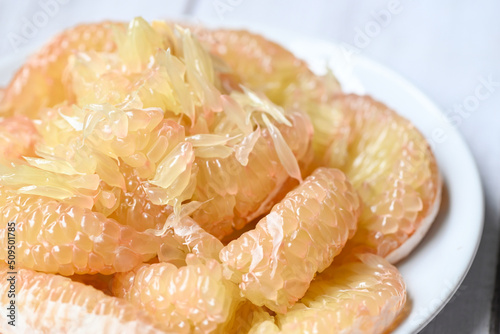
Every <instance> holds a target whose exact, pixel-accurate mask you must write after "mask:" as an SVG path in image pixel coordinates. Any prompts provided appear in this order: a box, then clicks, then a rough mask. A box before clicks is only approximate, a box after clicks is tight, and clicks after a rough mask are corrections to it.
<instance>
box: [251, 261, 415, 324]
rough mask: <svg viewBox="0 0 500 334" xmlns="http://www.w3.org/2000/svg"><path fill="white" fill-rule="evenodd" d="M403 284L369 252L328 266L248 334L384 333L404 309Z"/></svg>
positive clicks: (389, 267)
mask: <svg viewBox="0 0 500 334" xmlns="http://www.w3.org/2000/svg"><path fill="white" fill-rule="evenodd" d="M405 302H406V288H405V284H404V282H403V279H402V277H401V275H400V274H399V272H398V271H397V269H396V268H395V267H393V266H392V265H390V264H389V263H388V262H387V261H385V260H384V259H383V258H381V257H379V256H376V255H373V254H362V255H359V257H358V259H357V260H354V261H352V262H347V263H344V264H341V265H335V264H334V265H333V266H332V267H331V268H329V269H327V270H326V271H325V272H324V273H322V274H320V275H318V277H317V278H316V279H315V280H314V281H313V282H312V283H311V286H310V287H309V290H308V291H307V293H306V295H305V296H304V297H303V298H302V299H301V300H300V302H299V303H297V304H295V305H294V306H293V307H292V308H291V309H290V310H289V311H288V313H286V314H280V315H277V316H276V322H274V321H272V320H268V321H265V322H262V323H259V324H257V325H256V326H255V327H254V328H252V330H251V331H250V333H252V334H256V333H273V332H275V333H287V334H292V333H297V334H299V333H373V334H375V333H384V332H385V331H386V330H387V329H388V328H390V326H391V324H392V323H393V322H394V320H395V319H396V317H397V316H398V314H399V313H400V312H401V311H402V310H403V307H404V305H405Z"/></svg>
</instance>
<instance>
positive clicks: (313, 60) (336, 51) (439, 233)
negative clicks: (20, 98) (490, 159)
mask: <svg viewBox="0 0 500 334" xmlns="http://www.w3.org/2000/svg"><path fill="white" fill-rule="evenodd" d="M208 24H209V25H212V26H213V25H218V26H220V25H221V23H220V22H216V23H215V24H213V23H212V24H210V22H208ZM224 26H231V27H243V28H248V29H249V30H252V31H255V32H259V33H262V34H263V35H265V36H267V37H268V38H270V39H272V40H275V41H277V42H279V43H281V44H282V45H284V46H286V47H287V48H289V49H290V50H292V51H293V52H294V53H295V54H296V55H298V56H299V57H301V58H303V59H305V60H306V61H308V62H309V63H310V64H311V66H312V67H313V68H314V69H315V70H319V71H321V70H323V69H324V68H325V64H328V65H329V66H330V67H331V68H332V69H333V70H334V72H335V73H336V74H337V75H338V77H339V79H340V81H341V82H342V84H343V85H344V87H346V88H347V89H348V90H349V91H353V92H358V93H366V94H368V95H371V96H373V97H374V98H376V99H378V100H380V101H383V102H384V103H386V104H387V105H389V106H390V107H391V108H393V109H395V110H397V111H398V112H399V113H400V114H401V115H403V116H405V117H407V118H408V119H410V120H411V121H412V122H414V123H415V125H416V126H417V127H418V128H419V129H420V131H421V132H422V133H423V134H424V135H425V136H426V137H428V138H429V141H430V142H431V144H432V146H433V149H434V153H435V155H436V157H437V160H438V164H439V167H440V170H441V172H442V174H443V177H444V183H445V191H444V198H443V204H442V206H441V211H440V213H439V216H438V218H437V220H436V221H435V223H434V225H433V226H432V228H431V229H430V231H429V233H428V234H427V236H426V237H425V238H424V240H423V242H422V243H421V244H420V245H419V246H418V248H417V249H416V250H415V251H413V253H411V255H410V256H409V257H408V258H407V259H406V260H404V261H402V262H400V263H399V264H398V268H399V270H400V271H401V273H402V274H403V276H404V278H405V281H406V283H407V287H408V294H409V297H410V300H411V305H412V308H411V312H410V313H409V315H408V317H407V318H406V319H405V320H404V321H403V322H402V323H401V324H400V325H399V327H398V328H397V329H396V330H395V333H399V334H408V333H416V332H418V331H419V330H421V329H422V328H423V327H424V326H425V325H426V324H427V323H429V322H430V321H431V320H432V318H434V317H435V316H436V315H437V313H439V311H440V310H441V309H442V308H443V307H444V305H445V304H446V303H447V302H448V301H449V300H450V298H451V297H452V295H453V294H454V293H455V291H456V290H457V289H458V287H459V286H460V284H461V282H462V280H463V279H464V277H465V275H466V273H467V271H468V270H469V267H470V265H471V263H472V260H473V259H474V256H475V254H476V250H477V248H478V245H479V241H480V238H481V233H482V227H483V214H484V213H483V208H484V199H483V192H482V189H481V183H480V179H479V174H478V171H477V168H476V166H475V163H474V160H473V158H472V155H471V154H470V152H469V150H468V148H467V146H466V144H465V143H464V141H463V140H462V138H461V137H460V135H459V134H458V132H457V131H456V130H455V129H454V128H452V127H450V126H449V125H448V124H447V123H446V121H445V120H444V118H443V117H442V114H441V112H440V110H439V108H437V107H436V105H435V104H434V103H432V101H430V100H429V99H428V98H427V97H426V96H424V95H423V94H422V93H421V92H420V91H418V90H417V89H416V88H415V87H414V86H412V85H411V84H410V83H409V82H407V81H406V80H405V79H403V78H401V77H400V76H399V75H397V74H396V73H394V72H392V71H391V70H389V69H387V68H385V67H383V66H381V65H379V64H377V63H376V62H373V61H371V60H369V59H367V58H365V57H361V56H356V55H352V56H349V57H346V54H347V53H346V52H345V50H344V51H343V50H342V48H340V47H339V46H336V45H334V44H331V43H328V42H325V41H321V40H318V39H315V38H311V37H307V36H300V35H297V34H296V33H294V34H291V33H289V32H285V31H280V30H277V29H270V28H268V27H262V26H260V25H255V24H252V25H249V24H241V23H237V24H231V23H230V22H224ZM23 59H24V56H23V55H16V56H15V57H12V58H10V59H4V60H3V61H0V84H5V83H6V82H7V81H8V80H9V78H10V77H11V75H12V73H13V71H14V70H15V69H16V68H18V67H19V66H20V64H21V63H22V60H23ZM436 134H438V136H436V137H435V138H434V137H433V135H436ZM443 136H445V137H446V138H445V140H444V141H442V142H441V140H439V141H437V140H436V139H443Z"/></svg>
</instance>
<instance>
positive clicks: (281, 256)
mask: <svg viewBox="0 0 500 334" xmlns="http://www.w3.org/2000/svg"><path fill="white" fill-rule="evenodd" d="M357 196H358V195H357V194H356V192H355V190H354V189H353V188H352V186H351V184H350V183H349V181H348V180H347V179H346V177H345V175H344V174H343V173H342V172H341V171H339V170H335V169H328V168H320V169H317V170H316V171H315V172H314V173H313V174H312V175H311V176H309V177H308V178H307V179H305V181H304V182H303V183H302V184H301V185H299V186H298V187H297V188H296V189H294V190H293V191H291V192H290V193H288V194H287V195H286V197H285V198H284V199H283V200H282V201H281V202H280V203H279V204H277V205H275V206H274V207H273V209H272V210H271V213H270V214H268V215H267V216H266V217H265V218H263V219H262V220H261V221H260V222H259V223H258V224H257V226H256V228H255V229H254V230H251V231H248V232H246V233H244V234H243V235H242V236H241V237H239V238H238V239H236V240H233V241H232V242H230V243H229V244H228V245H227V246H226V247H225V248H224V249H223V250H222V251H221V254H220V258H221V260H222V262H223V263H224V265H225V269H226V270H225V275H226V277H228V278H230V279H231V280H232V281H233V282H235V283H237V284H239V287H240V289H241V292H242V294H243V295H244V296H245V297H246V298H248V299H249V300H250V301H252V302H253V303H254V304H256V305H265V306H267V307H268V308H270V309H271V310H273V311H276V312H279V313H285V312H286V310H287V308H288V307H290V306H291V305H293V304H294V303H295V301H297V300H298V299H300V298H301V297H302V296H303V295H304V293H305V292H306V290H307V288H308V287H309V284H310V282H311V281H312V279H313V278H314V275H315V274H316V272H321V271H323V270H324V269H326V268H327V267H328V266H329V265H330V264H331V263H332V261H333V258H334V257H335V256H336V255H337V254H338V253H339V252H340V250H341V249H342V247H343V246H344V244H345V242H346V241H347V239H348V238H349V237H352V235H353V234H354V232H355V230H356V222H357V218H358V215H359V200H358V197H357Z"/></svg>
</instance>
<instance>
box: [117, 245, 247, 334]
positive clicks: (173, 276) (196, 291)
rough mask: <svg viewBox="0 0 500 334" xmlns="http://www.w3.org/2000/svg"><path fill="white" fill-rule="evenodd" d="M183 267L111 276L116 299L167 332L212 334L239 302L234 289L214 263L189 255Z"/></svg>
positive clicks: (150, 268) (146, 268)
mask: <svg viewBox="0 0 500 334" xmlns="http://www.w3.org/2000/svg"><path fill="white" fill-rule="evenodd" d="M186 262H187V265H186V266H183V267H180V268H177V267H176V266H174V265H173V264H170V263H157V264H151V265H142V266H139V267H137V268H135V269H134V270H132V271H130V272H128V273H122V274H117V275H115V278H114V283H113V292H114V294H115V295H116V296H118V297H121V298H124V299H126V300H128V301H130V302H131V303H132V304H134V305H136V306H137V307H140V308H144V309H145V310H146V311H148V312H149V313H150V314H151V315H152V316H154V317H155V318H156V320H157V321H158V322H161V323H163V324H165V326H166V327H167V329H168V331H169V332H175V333H213V332H217V330H218V329H220V328H221V327H222V326H224V324H225V322H226V321H227V320H228V319H229V318H231V317H233V313H234V312H235V310H236V307H237V305H238V303H239V301H240V298H239V297H238V289H237V287H236V285H234V284H233V283H232V282H229V281H226V280H225V279H224V278H223V277H222V267H221V265H220V264H219V263H218V262H217V261H216V260H199V259H196V258H195V256H194V255H191V256H189V257H188V258H187V260H186Z"/></svg>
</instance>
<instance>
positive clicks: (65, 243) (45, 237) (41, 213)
mask: <svg viewBox="0 0 500 334" xmlns="http://www.w3.org/2000/svg"><path fill="white" fill-rule="evenodd" d="M0 208H1V209H0V236H1V241H0V246H1V247H2V248H1V251H0V258H1V259H6V258H7V245H6V242H7V227H8V223H9V222H15V224H16V242H17V259H16V261H17V263H18V264H19V265H20V266H22V267H25V268H29V269H33V270H38V271H44V272H48V273H60V274H62V275H66V276H69V275H73V274H75V273H76V274H89V273H102V274H112V273H114V272H123V271H129V270H131V269H132V268H134V267H135V266H137V265H138V264H140V263H142V262H144V261H147V260H149V259H151V258H152V257H154V256H155V255H156V247H157V240H156V237H154V236H151V235H149V234H146V233H140V232H137V231H135V230H134V229H133V228H131V227H128V226H123V225H120V224H118V223H117V222H116V221H115V220H113V219H108V218H106V217H105V216H103V215H102V214H100V213H96V212H93V211H91V210H89V209H84V208H82V207H79V206H76V205H71V204H67V203H61V202H58V201H55V200H52V199H50V198H47V197H42V196H30V195H24V194H15V193H12V192H10V191H9V190H8V189H6V188H2V189H1V190H0Z"/></svg>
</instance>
